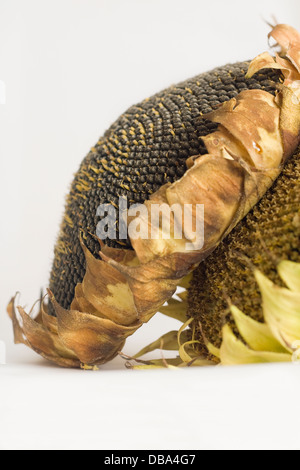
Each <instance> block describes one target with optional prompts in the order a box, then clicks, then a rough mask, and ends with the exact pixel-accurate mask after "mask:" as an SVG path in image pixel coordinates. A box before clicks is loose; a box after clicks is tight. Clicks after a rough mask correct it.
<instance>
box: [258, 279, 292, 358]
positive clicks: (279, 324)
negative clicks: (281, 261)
mask: <svg viewBox="0 0 300 470" xmlns="http://www.w3.org/2000/svg"><path fill="white" fill-rule="evenodd" d="M255 277H256V280H257V282H258V284H259V287H260V290H261V293H262V297H263V310H264V316H265V321H266V323H267V324H268V326H269V327H270V329H271V331H272V333H273V335H274V336H275V337H276V338H277V340H278V341H279V342H280V343H281V344H282V345H283V346H284V347H288V348H289V349H290V350H291V351H292V350H293V347H292V345H293V344H294V343H295V342H296V341H299V340H300V292H292V291H291V290H288V289H285V288H281V287H278V286H276V285H275V284H273V282H271V281H270V280H269V279H268V278H267V277H265V276H264V275H263V274H262V273H261V272H260V271H258V270H257V271H256V272H255Z"/></svg>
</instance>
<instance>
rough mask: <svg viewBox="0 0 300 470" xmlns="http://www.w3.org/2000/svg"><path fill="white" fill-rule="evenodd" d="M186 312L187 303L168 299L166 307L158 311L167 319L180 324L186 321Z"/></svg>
mask: <svg viewBox="0 0 300 470" xmlns="http://www.w3.org/2000/svg"><path fill="white" fill-rule="evenodd" d="M186 310H187V303H186V302H185V301H183V302H181V301H180V300H177V299H170V300H169V301H168V304H167V305H166V306H164V307H161V308H160V309H159V311H160V312H161V313H163V314H164V315H166V316H167V317H171V318H174V319H175V320H178V321H180V322H182V323H185V322H186V319H187V317H186Z"/></svg>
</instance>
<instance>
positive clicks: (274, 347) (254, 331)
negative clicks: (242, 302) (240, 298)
mask: <svg viewBox="0 0 300 470" xmlns="http://www.w3.org/2000/svg"><path fill="white" fill-rule="evenodd" d="M231 313H232V315H233V318H234V320H235V323H236V325H237V327H238V330H239V332H240V334H241V336H242V337H243V339H244V341H245V342H246V343H247V344H248V346H249V347H250V348H251V349H253V350H254V351H269V352H271V351H272V352H278V353H286V352H287V351H286V349H285V348H283V347H282V345H281V344H280V343H279V342H278V341H277V340H276V339H275V338H274V336H273V335H272V332H271V330H270V328H269V327H268V325H266V324H263V323H259V322H257V321H255V320H253V319H252V318H251V317H249V316H247V315H244V314H243V313H242V312H241V311H240V310H239V309H238V308H237V307H235V306H232V307H231Z"/></svg>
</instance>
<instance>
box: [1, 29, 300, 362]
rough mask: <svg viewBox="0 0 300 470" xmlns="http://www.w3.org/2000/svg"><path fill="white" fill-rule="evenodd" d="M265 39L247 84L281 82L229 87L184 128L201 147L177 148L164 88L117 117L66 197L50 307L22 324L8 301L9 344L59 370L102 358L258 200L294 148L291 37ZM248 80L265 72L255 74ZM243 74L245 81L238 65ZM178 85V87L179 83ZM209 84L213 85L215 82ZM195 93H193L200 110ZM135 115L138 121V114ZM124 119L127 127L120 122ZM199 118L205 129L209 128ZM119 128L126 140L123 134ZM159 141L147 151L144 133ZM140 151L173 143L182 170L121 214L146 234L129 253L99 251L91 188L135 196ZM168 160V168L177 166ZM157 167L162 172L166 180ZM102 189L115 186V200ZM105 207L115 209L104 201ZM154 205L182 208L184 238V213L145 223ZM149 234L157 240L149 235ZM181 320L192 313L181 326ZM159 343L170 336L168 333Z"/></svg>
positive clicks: (297, 118)
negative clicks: (270, 77) (267, 78)
mask: <svg viewBox="0 0 300 470" xmlns="http://www.w3.org/2000/svg"><path fill="white" fill-rule="evenodd" d="M272 34H273V36H274V37H275V38H276V39H277V41H278V43H279V44H280V45H281V46H282V54H281V56H278V55H277V56H276V57H275V58H272V57H271V56H264V57H263V60H262V58H258V59H256V60H255V61H254V62H253V63H252V64H251V66H250V69H249V73H248V76H249V78H248V79H249V80H255V79H252V78H251V77H252V75H253V74H256V73H258V72H259V71H260V70H261V69H263V68H266V67H268V69H271V70H272V69H275V70H276V71H277V70H280V71H281V72H282V74H283V75H282V80H281V82H282V83H281V86H280V87H279V88H278V90H277V91H276V92H275V91H274V90H275V89H276V86H277V85H276V83H278V80H279V81H280V78H279V77H280V75H277V76H276V79H275V81H273V83H271V84H270V83H269V84H263V83H262V84H260V83H259V79H256V83H257V87H256V88H255V86H250V83H249V82H248V85H249V86H248V87H247V86H246V88H251V89H245V90H243V91H241V92H240V93H239V94H237V95H236V96H235V97H232V95H231V93H230V92H229V96H228V98H231V99H229V100H227V99H226V98H225V99H223V100H222V101H224V103H223V104H222V106H220V107H219V108H217V106H213V103H211V107H212V108H216V109H214V110H213V111H212V112H210V113H208V114H206V115H205V119H204V120H203V119H202V123H203V122H205V123H206V124H201V126H202V128H203V129H204V131H203V132H202V133H200V134H199V133H197V131H196V130H195V134H194V135H192V134H193V132H191V133H190V134H189V135H188V142H189V145H191V143H192V142H193V139H195V141H197V142H198V144H197V145H199V142H201V145H202V146H203V148H202V151H200V150H199V149H198V150H199V151H198V150H197V151H195V149H194V151H191V152H186V151H184V149H186V148H187V147H186V146H185V145H184V138H183V137H182V132H183V131H182V127H183V128H184V129H186V128H189V129H190V128H191V125H190V119H187V122H186V123H183V126H182V125H181V124H182V123H180V122H179V124H180V125H179V127H177V125H175V123H177V124H178V119H179V118H178V115H183V114H184V110H185V109H186V107H187V108H190V107H191V105H190V104H189V103H188V106H187V104H186V102H185V103H184V104H183V102H182V101H181V98H182V97H180V96H178V93H174V94H173V90H174V89H173V88H172V89H171V90H167V91H166V92H164V93H163V94H160V95H157V96H156V97H154V99H153V100H154V101H153V102H154V103H155V104H156V105H157V109H156V108H155V107H153V106H154V105H153V102H152V103H151V100H150V103H149V101H146V102H145V103H144V104H143V106H142V105H141V106H138V107H136V108H134V112H133V111H129V112H128V113H127V114H125V115H124V116H123V117H122V118H121V120H120V121H119V122H118V123H117V124H116V125H115V126H113V127H112V129H111V130H110V131H109V132H108V133H107V134H106V136H105V139H104V140H102V139H101V140H100V141H99V142H98V144H97V146H96V147H95V148H93V149H92V152H91V153H90V154H89V156H88V157H87V158H86V159H85V160H84V162H83V164H82V166H81V168H80V171H79V173H78V174H77V176H76V178H75V181H74V184H73V186H72V189H71V193H70V195H69V198H68V203H67V211H66V215H65V218H64V222H63V225H62V231H61V235H60V239H59V242H58V244H57V247H56V258H55V262H54V270H53V274H52V279H51V288H52V290H50V291H49V298H50V303H49V306H48V309H47V310H46V309H45V308H42V309H41V312H40V314H39V316H38V317H37V319H35V320H33V319H32V318H31V317H30V315H27V314H26V313H25V311H24V310H23V309H22V308H20V307H19V309H18V310H19V314H20V315H21V317H22V318H21V319H22V322H21V323H20V322H19V318H18V314H17V312H16V309H15V308H14V303H13V302H12V303H11V304H10V306H9V313H10V316H11V318H12V320H13V324H14V331H15V339H16V342H23V343H25V344H27V345H28V346H30V347H31V348H32V349H34V350H35V351H36V352H38V353H40V354H41V355H42V356H44V357H46V358H47V359H49V360H51V361H53V362H55V363H57V364H59V365H63V366H73V367H78V366H79V365H80V364H82V363H83V364H87V365H88V366H94V365H98V364H102V363H104V362H106V361H109V360H111V359H112V358H113V357H115V355H116V354H117V353H118V351H119V350H120V349H121V348H122V346H123V344H124V341H125V340H126V338H127V337H128V336H129V335H131V334H133V333H134V332H135V331H136V330H137V329H138V328H140V326H141V325H142V324H143V323H145V322H147V321H149V319H150V318H151V317H152V316H153V315H154V314H155V313H156V312H157V311H158V310H159V309H160V308H161V307H162V305H163V304H164V303H165V302H166V301H167V300H168V299H170V298H171V297H172V295H173V294H174V292H175V291H176V288H177V286H178V285H179V284H180V283H181V282H182V280H183V279H184V278H185V277H186V276H187V275H188V274H189V273H191V272H192V271H193V270H194V269H195V268H196V267H197V266H198V265H199V263H201V262H202V261H204V260H205V259H206V258H207V257H208V256H209V255H210V254H211V253H212V252H213V251H214V250H215V248H216V247H217V246H218V245H219V244H220V243H221V242H222V240H223V239H224V238H226V237H227V235H228V234H229V233H230V232H231V231H232V230H233V229H234V227H235V226H236V225H237V224H238V223H239V222H240V221H241V220H242V219H243V218H244V217H245V215H246V214H247V213H248V212H249V211H250V210H251V209H252V208H253V206H255V204H256V203H257V202H258V201H259V199H260V198H262V197H263V196H264V195H265V193H266V192H267V190H268V189H269V188H270V187H271V186H272V184H273V183H274V181H275V180H276V179H277V178H278V176H279V175H280V173H281V171H282V168H283V166H284V164H285V163H286V161H287V159H288V158H289V157H290V156H291V155H293V154H294V152H295V150H296V148H297V146H298V145H299V143H300V102H299V99H298V97H299V96H300V82H299V78H300V59H299V54H298V53H299V50H300V35H299V34H298V33H297V32H296V31H295V30H292V29H291V28H289V27H287V26H284V25H279V26H277V27H276V28H274V30H273V32H272ZM287 37H288V39H289V45H288V46H287ZM297 54H298V55H297ZM283 56H284V57H283ZM298 59H299V60H298ZM226 70H228V69H226ZM228 72H229V77H228V76H227V83H226V87H227V86H228V85H229V87H230V86H232V83H235V79H234V78H233V77H232V71H231V69H229V71H228ZM226 73H227V72H226ZM215 74H216V72H214V73H213V75H215ZM258 76H260V77H262V76H263V74H262V73H261V72H260V75H258ZM258 76H257V77H258ZM243 77H244V78H243V80H246V78H245V71H244V72H243ZM199 80H200V81H199ZM199 80H197V79H196V83H195V86H194V87H187V86H185V87H184V89H185V92H186V93H188V96H189V100H191V102H192V105H193V109H195V103H196V102H197V99H196V98H195V93H196V86H198V87H200V88H201V79H199ZM261 80H262V81H263V79H261ZM276 80H277V82H276ZM218 81H219V80H218ZM224 81H225V79H224ZM198 82H199V83H200V85H199V84H198ZM221 82H222V79H221ZM222 83H223V82H222ZM252 85H253V82H252ZM210 86H211V85H210ZM178 88H179V89H180V90H181V89H182V85H180V86H179V87H178ZM221 88H222V87H221ZM216 89H218V90H220V84H217V85H216ZM231 90H232V89H231ZM267 90H268V91H267ZM269 91H271V92H269ZM205 93H206V92H205V91H204V94H205ZM170 95H172V97H170ZM173 95H174V96H173ZM190 95H191V96H190ZM205 96H206V95H205ZM202 98H203V97H202ZM202 98H201V99H200V98H199V99H200V103H199V102H198V108H199V105H200V104H201V103H202V102H203V101H202ZM223 98H224V96H223ZM178 99H179V101H178ZM204 101H207V100H206V99H204ZM174 102H175V103H176V106H177V107H179V113H178V112H175V111H178V110H177V109H176V110H175V108H174ZM176 106H175V107H176ZM200 108H201V106H200ZM204 108H205V107H203V108H201V109H200V111H199V109H198V111H199V112H197V113H196V114H195V116H194V117H193V119H194V120H195V119H196V120H197V122H200V121H199V117H200V116H199V115H200V114H202V115H203V113H204ZM170 109H171V112H170V111H169V110H170ZM210 111H211V110H210ZM172 113H173V116H172ZM132 114H134V115H133V116H132ZM141 114H142V116H143V119H144V120H143V121H142V122H141V121H139V117H140V115H141ZM153 115H154V116H155V117H156V118H157V119H156V121H155V122H156V128H155V127H154V126H153V122H151V117H153ZM145 116H146V117H145ZM129 117H130V122H131V123H134V124H135V127H134V126H131V127H130V125H129V124H130V123H129V121H128V120H129ZM209 121H210V122H211V123H212V127H211V125H209V124H207V123H208V122H209ZM143 123H144V125H143ZM203 126H204V127H203ZM175 128H176V130H175ZM190 130H191V129H190ZM164 132H165V134H164ZM129 135H130V136H131V137H133V140H132V141H130V140H129V137H128V136H129ZM163 135H164V141H163V139H162V136H163ZM157 136H158V137H159V139H158V141H157V146H156V144H155V143H153V142H152V141H151V139H153V138H154V137H155V138H157ZM200 137H202V139H200ZM120 142H123V144H122V149H123V150H122V151H120V149H118V148H117V147H116V146H118V145H119V144H120ZM150 142H152V143H150ZM129 143H131V147H130V145H129ZM145 148H146V149H147V148H148V150H147V154H148V163H150V164H152V163H151V161H152V159H151V158H152V157H154V156H155V155H156V156H155V158H156V159H157V158H159V156H160V155H157V154H155V153H153V154H152V151H154V152H158V150H157V149H158V148H159V149H164V150H165V151H166V152H167V154H168V155H169V154H170V153H172V152H173V150H174V149H175V148H176V151H177V152H178V155H181V156H182V155H184V160H183V161H184V163H186V165H187V167H186V168H185V169H184V171H182V174H181V175H179V174H178V173H176V174H173V179H172V178H170V179H169V181H168V180H167V178H166V180H165V181H164V180H162V179H160V180H159V183H161V184H158V186H157V187H156V190H155V191H154V192H153V194H151V192H152V191H151V190H149V194H151V196H150V198H149V199H148V200H146V201H145V202H144V201H143V202H144V203H143V205H142V206H143V211H141V215H131V214H130V213H129V217H128V220H129V221H130V223H132V224H135V226H136V225H139V227H140V232H141V233H143V234H145V233H146V234H148V236H147V237H143V236H140V237H133V236H132V235H131V232H130V230H129V231H128V233H129V239H128V240H127V244H128V242H130V245H131V247H132V248H133V250H131V251H129V250H127V249H125V248H116V247H115V246H114V247H109V246H107V245H104V244H103V243H101V242H100V245H101V250H100V246H99V244H98V242H99V240H97V237H96V236H95V231H94V230H93V228H95V217H96V216H97V214H98V211H97V210H96V209H97V206H98V205H99V202H101V201H99V190H100V193H101V194H102V196H101V198H102V197H103V198H104V199H106V200H107V199H114V197H116V195H118V196H119V195H120V191H119V189H120V188H121V189H122V190H126V191H127V193H128V195H129V197H130V198H132V200H133V201H134V196H133V193H134V192H135V191H136V185H135V184H134V182H138V184H139V182H141V188H147V180H146V181H144V180H145V179H143V177H142V175H143V171H142V169H141V168H140V169H135V170H134V174H128V173H127V172H126V165H128V164H129V161H131V163H130V165H129V166H132V167H134V160H131V159H130V158H129V157H130V156H132V157H133V156H134V155H138V154H140V153H141V152H142V151H143V152H144V151H145ZM150 149H151V151H150ZM203 149H204V150H203ZM149 153H150V156H149ZM124 162H127V163H124ZM175 166H177V169H178V167H179V166H180V165H179V163H177V164H176V165H175ZM122 167H124V168H123V169H122ZM154 167H155V164H154ZM147 168H148V169H147V170H146V173H145V172H144V173H145V174H148V172H149V173H150V174H152V175H153V181H155V177H156V171H155V168H154V172H153V171H150V169H149V165H148V167H147ZM178 171H179V170H178ZM121 172H122V173H123V174H124V176H123V177H122V178H120V173H121ZM167 174H168V170H167V168H165V172H164V176H165V175H167ZM111 175H114V178H113V177H112V176H111ZM112 181H114V183H113V182H112ZM142 181H143V183H142ZM163 183H166V184H163ZM148 189H149V188H148ZM103 191H104V193H103ZM110 191H113V192H114V193H115V194H114V197H113V198H111V196H110ZM141 192H143V191H142V189H141ZM149 194H148V196H149ZM144 199H145V198H144ZM130 202H132V201H130ZM111 203H112V204H111V206H113V205H114V201H111ZM157 205H163V206H164V207H167V208H169V209H170V208H173V207H175V206H176V207H179V208H180V209H182V208H184V207H185V206H188V207H189V208H190V214H189V215H190V219H191V222H192V224H190V226H189V228H188V224H187V223H186V219H185V218H184V233H183V238H181V239H180V238H178V237H177V236H175V233H176V226H177V224H178V222H179V219H182V215H181V216H179V217H177V215H176V213H175V212H174V214H173V212H172V214H173V216H172V218H171V219H170V226H171V229H172V230H170V237H169V238H166V237H164V225H163V223H162V222H163V221H164V216H163V217H162V222H161V223H159V224H158V225H157V226H154V225H155V224H154V223H153V220H152V219H151V215H152V209H153V207H154V206H157ZM197 205H204V207H205V213H198V211H197V210H195V207H197ZM91 210H92V216H91ZM145 214H146V215H145ZM199 220H200V222H201V224H202V227H203V232H204V239H203V243H202V244H201V245H199V244H198V243H197V233H196V234H195V232H194V231H193V230H192V229H191V227H192V226H193V224H196V226H197V222H198V221H199ZM120 223H121V222H120ZM119 229H120V227H119ZM113 232H115V230H113ZM80 233H81V236H80V237H79V235H80ZM153 233H155V234H156V235H158V236H157V237H156V236H154V237H153V236H152V234H153ZM149 234H150V235H149ZM74 237H75V239H76V242H74ZM123 244H124V243H123ZM96 246H98V248H96ZM80 260H81V261H80ZM80 272H81V274H82V275H80ZM189 323H190V320H189V321H188V323H187V325H188V324H189ZM182 334H183V329H181V330H180V332H179V333H178V341H179V343H180V345H179V353H180V359H181V360H182V361H183V362H184V363H186V362H190V363H194V364H196V363H199V359H198V357H197V355H195V354H194V353H193V351H194V347H195V345H196V344H197V343H198V342H199V341H198V340H197V339H195V338H194V337H192V338H191V339H190V340H189V341H184V342H183V343H182V342H181V340H182V338H181V335H182ZM166 339H167V340H168V341H169V340H170V338H169V337H168V338H165V340H166ZM200 362H201V360H200Z"/></svg>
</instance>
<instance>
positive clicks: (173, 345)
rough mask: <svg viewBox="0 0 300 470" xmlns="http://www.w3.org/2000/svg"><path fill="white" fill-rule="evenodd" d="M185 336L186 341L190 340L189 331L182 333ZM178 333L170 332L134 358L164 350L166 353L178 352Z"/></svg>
mask: <svg viewBox="0 0 300 470" xmlns="http://www.w3.org/2000/svg"><path fill="white" fill-rule="evenodd" d="M182 335H183V336H184V339H185V341H187V340H188V336H189V331H184V332H183V333H182ZM177 336H178V331H170V332H169V333H166V334H165V335H163V336H161V337H160V338H159V339H158V340H156V341H154V342H153V343H151V344H149V345H148V346H146V347H145V348H143V349H142V350H141V351H140V352H138V353H137V354H136V355H135V356H134V358H135V359H137V358H139V357H141V356H144V355H145V354H148V353H149V352H152V351H155V350H156V349H162V350H164V351H178V339H177Z"/></svg>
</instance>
